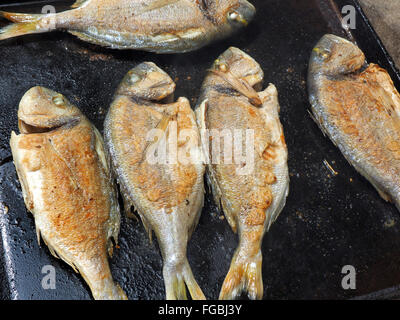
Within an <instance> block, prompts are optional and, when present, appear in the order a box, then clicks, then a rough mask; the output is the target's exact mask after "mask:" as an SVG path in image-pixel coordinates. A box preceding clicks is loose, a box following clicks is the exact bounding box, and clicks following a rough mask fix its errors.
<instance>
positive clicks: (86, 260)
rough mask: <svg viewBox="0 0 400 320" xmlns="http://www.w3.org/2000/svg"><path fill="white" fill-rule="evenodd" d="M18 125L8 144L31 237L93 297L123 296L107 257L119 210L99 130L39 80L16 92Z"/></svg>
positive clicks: (110, 252) (109, 252) (112, 297)
mask: <svg viewBox="0 0 400 320" xmlns="http://www.w3.org/2000/svg"><path fill="white" fill-rule="evenodd" d="M18 127H19V130H20V134H19V135H17V134H16V133H14V132H12V133H11V140H10V145H11V151H12V155H13V159H14V164H15V167H16V170H17V174H18V177H19V180H20V182H21V187H22V194H23V198H24V201H25V204H26V207H27V209H28V210H29V211H30V212H31V213H32V214H33V216H34V218H35V225H36V233H37V238H38V241H40V237H41V238H42V239H43V241H44V242H45V243H46V245H47V246H48V248H49V250H50V252H51V253H52V254H53V255H54V256H55V257H59V258H61V259H62V260H64V261H65V262H66V263H68V264H69V265H70V266H71V267H72V268H73V269H74V270H75V271H76V272H79V273H80V274H81V275H82V277H83V278H84V279H85V281H86V282H87V284H88V285H89V287H90V289H91V291H92V294H93V297H94V298H95V299H100V300H103V299H104V300H105V299H112V300H114V299H115V300H117V299H118V300H119V299H127V297H126V295H125V293H124V292H123V291H122V289H121V288H120V287H119V286H118V285H117V284H115V283H114V281H113V279H112V275H111V271H110V267H109V265H108V260H107V254H109V255H110V256H111V254H112V250H113V243H112V239H113V240H114V241H115V242H117V239H118V233H119V226H120V213H119V205H118V202H117V196H116V191H115V185H114V184H112V180H111V171H110V169H109V166H108V164H107V161H106V156H105V153H104V146H103V139H102V137H101V135H100V133H99V132H98V131H97V129H96V128H95V127H94V126H93V125H92V124H91V123H90V122H89V121H88V120H87V119H86V117H85V116H84V115H83V114H82V113H81V112H80V110H79V109H78V108H76V107H75V106H73V105H71V104H70V102H68V100H67V99H66V98H65V97H64V96H63V95H61V94H59V93H57V92H54V91H52V90H49V89H46V88H42V87H34V88H31V89H30V90H28V91H27V92H26V93H25V95H24V96H23V97H22V99H21V102H20V105H19V109H18Z"/></svg>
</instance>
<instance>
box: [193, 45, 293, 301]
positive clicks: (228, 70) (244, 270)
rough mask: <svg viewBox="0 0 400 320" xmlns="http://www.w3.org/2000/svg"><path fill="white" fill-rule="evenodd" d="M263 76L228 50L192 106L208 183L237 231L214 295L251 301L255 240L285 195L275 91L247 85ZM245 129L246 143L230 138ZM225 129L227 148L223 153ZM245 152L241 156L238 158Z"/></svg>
mask: <svg viewBox="0 0 400 320" xmlns="http://www.w3.org/2000/svg"><path fill="white" fill-rule="evenodd" d="M262 80H263V71H262V69H261V68H260V66H259V64H258V63H257V62H256V61H255V60H254V59H253V58H251V57H250V56H249V55H247V54H246V53H244V52H242V51H240V50H239V49H237V48H233V47H232V48H229V49H228V50H227V51H226V52H224V53H223V54H222V55H221V56H220V57H219V58H218V59H217V60H216V61H215V62H214V64H213V66H212V68H211V69H210V70H209V73H208V75H207V77H206V79H205V81H204V83H203V86H202V91H201V95H200V98H199V101H198V104H197V106H196V118H197V122H198V126H199V128H200V131H201V139H202V143H203V148H204V154H205V155H206V157H205V160H206V162H207V180H208V184H209V185H210V186H211V189H212V193H213V195H214V199H215V202H216V203H217V204H218V205H220V207H222V209H223V211H224V214H225V216H226V218H227V221H228V223H229V224H230V226H231V228H232V229H233V231H234V232H237V231H238V233H239V246H238V248H237V249H236V252H235V254H234V256H233V259H232V262H231V266H230V270H229V272H228V274H227V276H226V278H225V281H224V283H223V286H222V289H221V292H220V296H219V298H220V299H233V298H235V297H237V296H239V295H240V294H241V292H242V291H243V290H246V291H247V293H248V296H249V297H250V298H251V299H261V298H262V297H263V281H262V271H261V263H262V253H261V244H262V239H263V235H264V234H265V232H267V231H268V230H269V228H270V226H271V224H272V223H273V222H274V221H275V220H276V219H277V217H278V215H279V214H280V212H281V210H282V209H283V207H284V205H285V202H286V197H287V195H288V192H289V176H288V167H287V148H286V143H285V139H284V134H283V128H282V125H281V123H280V120H279V109H280V108H279V103H278V93H277V90H276V88H275V86H274V85H272V84H270V85H269V86H268V88H267V89H265V90H264V91H261V92H257V91H256V90H255V89H254V88H255V87H256V88H257V87H260V86H261V82H262ZM249 129H250V132H253V134H252V139H251V138H250V139H249V140H247V138H246V142H245V143H243V140H244V139H243V138H242V140H240V139H238V140H235V139H236V138H235V139H232V137H233V136H234V135H235V131H236V132H237V130H239V133H240V134H241V135H242V137H243V136H244V134H245V132H247V131H248V130H249ZM229 132H231V135H230V136H229V134H228V140H229V139H230V140H229V141H233V143H232V144H233V147H232V148H230V150H229V149H228V152H227V153H226V149H225V147H226V146H227V143H226V133H229ZM216 134H219V135H220V139H217V138H216ZM250 137H251V135H250ZM222 138H223V139H222ZM218 140H219V141H218ZM216 141H217V142H216ZM222 141H223V142H224V144H222V143H221V145H220V142H222ZM235 141H238V142H235ZM240 141H242V142H240ZM210 142H211V145H210ZM245 149H246V150H247V151H246V157H245V158H241V157H240V156H238V157H237V154H239V155H240V154H242V152H243V150H245ZM236 150H241V151H239V152H238V151H236ZM232 152H234V153H235V160H234V161H232V156H231V155H232ZM207 155H208V156H207ZM236 157H237V158H236ZM246 168H247V169H246ZM243 169H245V170H244V171H242V170H243Z"/></svg>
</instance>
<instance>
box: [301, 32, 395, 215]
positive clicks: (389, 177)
mask: <svg viewBox="0 0 400 320" xmlns="http://www.w3.org/2000/svg"><path fill="white" fill-rule="evenodd" d="M308 89H309V96H310V103H311V107H312V112H313V115H314V118H315V120H316V122H317V123H318V124H319V126H320V128H321V129H322V131H323V132H324V133H325V134H326V135H328V137H329V138H330V139H331V140H332V141H333V143H334V144H335V145H336V146H337V147H338V148H339V149H340V151H341V152H342V153H343V155H344V156H345V158H346V159H347V161H349V162H350V164H352V165H353V166H354V167H355V169H356V170H357V171H358V172H360V174H362V175H363V176H364V177H365V178H367V179H368V180H369V181H370V182H371V183H372V185H373V186H374V187H375V188H376V190H377V191H378V192H379V194H380V195H381V196H382V198H383V199H385V200H386V201H393V202H394V203H395V204H396V206H397V208H398V209H399V210H400V183H399V175H400V162H399V160H400V95H399V93H398V91H397V90H396V88H395V87H394V85H393V82H392V80H391V78H390V76H389V74H388V73H387V72H386V71H385V70H384V69H382V68H380V67H379V66H378V65H376V64H373V63H371V64H369V65H367V64H366V61H365V56H364V54H363V52H362V51H361V50H360V49H359V48H358V47H357V46H356V45H354V44H353V43H351V42H349V41H347V40H345V39H343V38H340V37H337V36H334V35H330V34H328V35H325V36H324V37H322V39H321V40H320V41H319V42H318V44H317V45H316V47H315V48H314V49H313V52H312V55H311V60H310V65H309V73H308Z"/></svg>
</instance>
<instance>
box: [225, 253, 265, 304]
mask: <svg viewBox="0 0 400 320" xmlns="http://www.w3.org/2000/svg"><path fill="white" fill-rule="evenodd" d="M261 264H262V254H261V250H260V251H259V252H258V253H257V254H255V255H254V256H252V257H247V258H246V259H243V256H241V255H239V249H238V250H237V251H236V252H235V255H234V257H233V259H232V262H231V266H230V269H229V272H228V274H227V275H226V278H225V281H224V283H223V285H222V289H221V292H220V295H219V299H220V300H233V299H235V298H236V297H238V296H239V295H240V294H241V293H242V292H243V291H245V292H247V294H248V297H249V298H250V299H252V300H261V299H262V297H263V294H264V287H263V280H262V270H261Z"/></svg>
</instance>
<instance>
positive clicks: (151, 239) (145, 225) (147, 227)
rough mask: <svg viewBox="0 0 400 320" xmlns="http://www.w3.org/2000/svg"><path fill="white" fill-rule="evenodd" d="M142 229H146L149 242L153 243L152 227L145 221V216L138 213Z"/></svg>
mask: <svg viewBox="0 0 400 320" xmlns="http://www.w3.org/2000/svg"><path fill="white" fill-rule="evenodd" d="M140 217H141V220H142V223H143V226H144V229H145V230H146V232H147V234H148V235H149V241H150V244H153V229H152V228H151V226H150V224H149V223H148V222H147V220H146V219H145V218H143V217H142V215H140Z"/></svg>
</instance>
